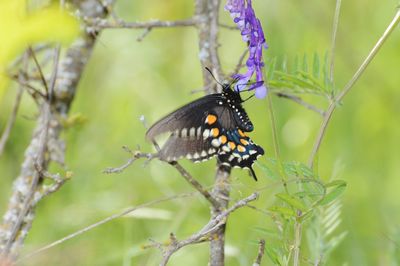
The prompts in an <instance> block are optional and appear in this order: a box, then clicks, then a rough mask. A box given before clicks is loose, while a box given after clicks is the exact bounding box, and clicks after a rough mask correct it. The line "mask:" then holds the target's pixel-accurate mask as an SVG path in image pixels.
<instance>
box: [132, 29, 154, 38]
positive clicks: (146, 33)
mask: <svg viewBox="0 0 400 266" xmlns="http://www.w3.org/2000/svg"><path fill="white" fill-rule="evenodd" d="M152 29H153V28H152V27H149V28H147V29H145V30H144V32H143V33H142V34H141V35H140V36H139V37H137V38H136V41H138V42H141V41H143V39H144V38H145V37H146V36H147V35H149V33H150V32H151V30H152Z"/></svg>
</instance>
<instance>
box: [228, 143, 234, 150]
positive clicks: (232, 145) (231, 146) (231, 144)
mask: <svg viewBox="0 0 400 266" xmlns="http://www.w3.org/2000/svg"><path fill="white" fill-rule="evenodd" d="M228 145H229V148H231V150H233V149H235V147H236V144H235V143H234V142H232V141H229V142H228Z"/></svg>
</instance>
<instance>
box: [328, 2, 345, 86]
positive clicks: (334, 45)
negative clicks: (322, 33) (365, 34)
mask: <svg viewBox="0 0 400 266" xmlns="http://www.w3.org/2000/svg"><path fill="white" fill-rule="evenodd" d="M341 3H342V0H336V8H335V17H334V19H333V29H332V44H331V60H330V61H331V66H330V72H329V80H330V81H331V83H333V73H334V68H335V48H336V35H337V29H338V25H339V15H340V5H341Z"/></svg>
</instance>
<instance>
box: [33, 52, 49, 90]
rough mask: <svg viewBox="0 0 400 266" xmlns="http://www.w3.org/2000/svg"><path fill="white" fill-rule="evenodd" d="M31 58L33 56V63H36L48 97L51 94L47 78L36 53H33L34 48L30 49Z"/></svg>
mask: <svg viewBox="0 0 400 266" xmlns="http://www.w3.org/2000/svg"><path fill="white" fill-rule="evenodd" d="M28 50H29V53H30V56H32V58H33V61H34V62H35V65H36V68H37V70H38V71H39V75H40V79H41V80H42V84H43V87H44V88H45V90H46V96H48V94H49V86H48V85H47V81H46V77H45V76H44V74H43V71H42V67H41V66H40V64H39V61H38V60H37V58H36V54H35V51H33V49H32V47H29V48H28Z"/></svg>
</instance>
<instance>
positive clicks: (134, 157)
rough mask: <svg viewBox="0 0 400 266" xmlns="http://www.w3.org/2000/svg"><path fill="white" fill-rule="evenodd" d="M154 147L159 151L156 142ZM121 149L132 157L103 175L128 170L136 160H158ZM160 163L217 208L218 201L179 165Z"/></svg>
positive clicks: (125, 148) (150, 154)
mask: <svg viewBox="0 0 400 266" xmlns="http://www.w3.org/2000/svg"><path fill="white" fill-rule="evenodd" d="M154 145H155V146H156V147H158V149H159V146H158V144H157V143H156V142H154ZM123 148H124V150H125V151H127V152H129V153H130V154H131V155H132V157H131V158H130V159H129V160H128V161H127V162H126V163H125V164H123V165H122V166H119V167H115V168H112V167H109V168H106V169H105V170H104V171H103V173H105V174H114V173H121V172H122V171H124V170H125V169H126V168H128V167H129V166H130V165H131V164H132V163H133V162H135V161H136V160H137V159H140V158H147V159H148V160H151V159H153V158H158V154H157V153H143V152H140V151H134V152H132V151H131V150H130V149H129V148H127V147H126V146H124V147H123ZM161 161H162V160H161ZM162 162H166V163H168V164H169V165H171V166H173V167H174V168H175V169H176V170H178V172H179V173H180V174H181V176H182V177H183V178H185V180H186V181H187V182H188V183H190V184H191V185H192V186H193V187H194V188H195V189H196V190H197V191H199V192H200V193H201V194H202V195H203V196H204V198H206V199H207V200H208V201H209V202H210V203H211V204H212V205H213V206H219V203H218V201H217V200H216V199H215V198H214V197H213V196H211V194H210V193H209V192H208V191H207V190H206V189H205V188H204V187H203V186H202V185H201V184H200V183H199V182H198V181H197V180H196V179H195V178H193V176H192V175H191V174H189V172H188V171H186V169H185V168H183V167H182V165H180V164H179V163H178V162H175V161H173V162H167V161H162Z"/></svg>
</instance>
